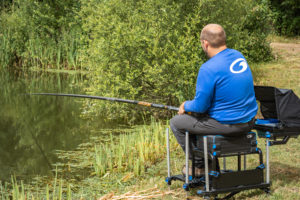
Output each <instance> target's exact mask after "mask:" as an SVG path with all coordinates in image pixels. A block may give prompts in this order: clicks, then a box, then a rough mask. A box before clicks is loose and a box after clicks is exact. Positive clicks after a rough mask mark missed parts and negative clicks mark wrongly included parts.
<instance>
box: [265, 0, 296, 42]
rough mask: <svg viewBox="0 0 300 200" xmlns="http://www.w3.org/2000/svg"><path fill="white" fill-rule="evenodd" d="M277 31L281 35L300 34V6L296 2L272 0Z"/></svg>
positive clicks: (291, 0)
mask: <svg viewBox="0 0 300 200" xmlns="http://www.w3.org/2000/svg"><path fill="white" fill-rule="evenodd" d="M270 6H271V9H272V11H273V19H274V25H275V30H276V32H277V33H279V34H281V35H287V36H296V35H299V34H300V14H299V13H300V4H299V1H294V0H270Z"/></svg>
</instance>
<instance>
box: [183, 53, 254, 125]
mask: <svg viewBox="0 0 300 200" xmlns="http://www.w3.org/2000/svg"><path fill="white" fill-rule="evenodd" d="M184 109H185V111H186V112H197V113H205V112H207V113H208V114H209V116H210V117H212V118H214V119H216V120H217V121H219V122H221V123H226V124H235V123H244V122H248V121H250V120H251V119H252V118H253V117H254V116H255V115H256V113H257V104H256V99H255V94H254V86H253V78H252V74H251V69H250V68H249V66H248V64H247V61H246V59H245V58H244V56H243V55H242V54H241V53H240V52H238V51H236V50H234V49H228V48H227V49H225V50H223V51H221V52H219V53H218V54H216V55H215V56H213V57H212V58H211V59H209V60H208V61H207V62H206V63H204V64H203V65H202V66H201V68H200V70H199V73H198V77H197V84H196V94H195V97H194V99H193V100H191V101H186V102H185V104H184Z"/></svg>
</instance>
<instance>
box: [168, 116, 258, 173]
mask: <svg viewBox="0 0 300 200" xmlns="http://www.w3.org/2000/svg"><path fill="white" fill-rule="evenodd" d="M253 125H254V118H253V119H252V120H251V121H250V122H248V123H240V124H221V123H219V122H218V121H216V120H215V119H213V118H210V117H209V116H208V115H202V116H198V117H195V116H192V115H187V114H184V115H176V116H175V117H173V118H172V119H171V121H170V127H171V129H172V131H173V133H174V135H175V137H176V139H177V142H178V143H179V144H180V146H181V147H182V149H183V151H185V132H186V131H188V132H189V133H190V141H191V147H190V148H191V149H193V148H194V147H195V146H196V135H200V136H204V135H223V136H232V137H234V136H239V135H241V134H245V133H247V132H249V131H250V130H251V129H252V127H253ZM189 152H191V150H190V151H189ZM189 158H190V159H191V158H192V156H191V153H190V154H189ZM195 165H196V167H198V168H203V167H204V159H203V158H201V157H195Z"/></svg>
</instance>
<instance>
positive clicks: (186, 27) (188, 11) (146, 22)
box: [81, 0, 271, 120]
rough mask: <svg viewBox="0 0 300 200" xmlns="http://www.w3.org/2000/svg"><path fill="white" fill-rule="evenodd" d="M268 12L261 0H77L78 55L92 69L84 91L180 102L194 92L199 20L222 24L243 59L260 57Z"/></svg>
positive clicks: (265, 53)
mask: <svg viewBox="0 0 300 200" xmlns="http://www.w3.org/2000/svg"><path fill="white" fill-rule="evenodd" d="M267 13H268V8H267V6H266V5H265V4H263V3H258V2H254V1H250V0H247V1H244V2H243V4H241V3H240V1H238V0H234V1H232V0H224V1H217V0H204V1H198V0H192V1H191V0H184V1H173V0H167V1H165V0H164V1H162V0H150V1H143V0H140V1H133V0H128V1H122V0H110V1H97V0H89V1H87V2H85V3H82V10H81V16H86V18H84V19H83V29H84V31H85V32H86V33H89V35H88V37H87V38H86V40H87V41H88V43H89V48H88V53H87V55H88V56H87V57H86V59H85V60H86V62H87V65H88V66H89V68H90V70H92V71H93V73H92V74H91V80H92V82H91V87H90V88H88V91H89V92H90V93H92V94H101V95H103V96H104V95H106V96H115V97H123V98H129V99H137V100H145V101H153V102H157V103H165V104H171V105H179V103H180V102H182V101H183V100H186V99H191V98H193V95H194V88H195V87H194V85H195V80H196V76H197V72H198V69H199V67H200V65H201V64H202V63H204V62H205V61H206V58H205V55H204V53H203V52H202V50H201V47H200V43H199V33H200V31H201V29H202V28H203V26H204V25H206V24H207V23H219V24H221V25H223V26H224V28H225V30H226V32H227V35H228V46H229V47H230V48H235V49H237V50H240V51H241V52H242V53H243V54H244V55H245V56H246V57H247V59H248V61H250V62H252V61H265V60H268V59H270V54H271V53H270V48H269V46H268V44H267V43H266V36H267V33H268V26H267V25H266V24H268V20H269V19H268V14H267ZM125 106H126V107H125ZM87 108H88V109H89V110H92V111H94V113H98V114H99V115H102V116H105V117H106V118H107V117H111V118H125V119H126V118H127V119H128V120H131V119H134V118H133V116H138V115H137V114H138V113H145V111H144V112H142V111H141V110H137V109H139V108H134V109H133V107H130V106H129V108H128V106H127V105H117V104H116V105H114V106H111V109H109V108H108V107H107V106H106V104H105V103H99V104H96V105H88V107H87ZM125 108H128V109H127V110H130V114H129V113H128V112H124V110H125ZM104 112H105V113H104Z"/></svg>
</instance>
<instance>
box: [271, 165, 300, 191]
mask: <svg viewBox="0 0 300 200" xmlns="http://www.w3.org/2000/svg"><path fill="white" fill-rule="evenodd" d="M270 170H271V173H270V176H271V177H270V178H271V181H272V180H273V181H278V182H279V183H281V184H280V185H287V184H289V185H290V184H293V183H299V181H300V168H298V167H294V166H291V165H289V164H284V163H280V162H271V163H270ZM280 185H279V186H280Z"/></svg>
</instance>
